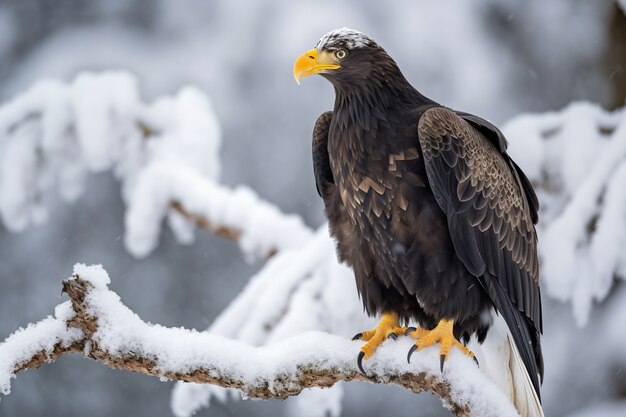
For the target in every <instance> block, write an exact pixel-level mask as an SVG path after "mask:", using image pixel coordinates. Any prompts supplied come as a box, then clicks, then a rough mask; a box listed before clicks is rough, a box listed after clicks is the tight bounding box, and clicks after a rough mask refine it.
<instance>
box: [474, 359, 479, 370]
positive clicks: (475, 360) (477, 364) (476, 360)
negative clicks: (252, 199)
mask: <svg viewBox="0 0 626 417" xmlns="http://www.w3.org/2000/svg"><path fill="white" fill-rule="evenodd" d="M474 362H476V366H478V367H479V368H480V364H479V363H478V359H477V358H476V356H474Z"/></svg>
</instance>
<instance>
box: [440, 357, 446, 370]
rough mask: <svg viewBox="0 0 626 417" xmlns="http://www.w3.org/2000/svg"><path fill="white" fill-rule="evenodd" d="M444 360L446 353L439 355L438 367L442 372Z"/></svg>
mask: <svg viewBox="0 0 626 417" xmlns="http://www.w3.org/2000/svg"><path fill="white" fill-rule="evenodd" d="M445 362H446V355H441V356H439V369H441V372H443V364H444V363H445Z"/></svg>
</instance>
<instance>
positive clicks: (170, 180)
mask: <svg viewBox="0 0 626 417" xmlns="http://www.w3.org/2000/svg"><path fill="white" fill-rule="evenodd" d="M172 201H176V202H179V203H180V204H182V206H183V207H185V209H186V210H187V211H189V212H192V213H194V214H196V215H201V216H203V217H204V218H206V219H209V220H210V222H211V224H212V225H214V226H226V227H230V228H232V229H235V230H238V231H241V236H240V237H239V245H240V246H241V248H242V250H243V252H244V253H247V254H251V255H258V256H264V255H267V254H268V253H270V252H271V250H272V249H276V250H283V249H288V248H292V247H297V246H299V245H302V244H303V243H304V242H306V241H307V240H309V239H310V238H311V235H312V232H311V231H310V230H309V229H308V227H306V226H305V225H304V223H303V222H302V220H301V218H300V217H297V216H286V215H284V214H283V213H281V212H280V210H278V209H277V208H276V207H275V206H273V205H271V204H269V203H267V202H264V201H262V200H261V199H260V198H259V197H258V196H257V195H256V193H255V192H254V191H252V190H251V189H250V188H248V187H244V186H239V187H236V188H234V189H230V188H226V187H224V186H221V185H219V184H218V183H216V182H214V181H211V180H209V179H206V178H205V177H202V176H200V175H198V174H197V171H195V170H192V169H189V168H188V167H187V166H185V165H182V164H176V163H163V162H160V161H159V162H158V163H157V162H155V163H152V164H150V165H149V166H148V167H146V169H144V170H143V172H142V173H141V174H140V176H139V178H138V180H137V187H136V191H135V192H134V194H133V196H132V197H131V199H130V201H129V205H128V210H127V212H126V220H125V223H126V236H125V242H126V247H127V248H128V250H129V251H130V252H131V253H132V254H134V255H135V256H137V257H143V256H146V255H147V254H149V253H150V252H151V251H152V250H153V249H154V248H155V247H156V245H157V243H158V235H159V233H160V230H161V223H162V220H163V218H164V217H165V216H166V215H167V214H168V211H169V203H170V202H172ZM172 221H173V222H179V221H181V219H177V220H172ZM184 224H185V222H184V221H182V224H181V225H178V226H176V227H175V230H180V229H179V228H180V227H183V225H184ZM181 233H185V232H184V231H182V232H181ZM191 238H192V237H190V236H189V237H184V238H183V239H182V240H183V241H184V242H186V243H190V240H191Z"/></svg>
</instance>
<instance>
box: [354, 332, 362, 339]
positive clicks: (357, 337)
mask: <svg viewBox="0 0 626 417" xmlns="http://www.w3.org/2000/svg"><path fill="white" fill-rule="evenodd" d="M362 337H363V333H357V334H355V335H354V336H352V340H359V339H360V338H362Z"/></svg>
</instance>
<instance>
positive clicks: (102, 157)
mask: <svg viewBox="0 0 626 417" xmlns="http://www.w3.org/2000/svg"><path fill="white" fill-rule="evenodd" d="M220 143H221V132H220V127H219V123H218V121H217V118H216V116H215V114H214V112H213V110H212V107H211V104H210V102H209V100H208V98H207V97H206V96H205V95H204V94H203V93H202V92H200V91H199V90H197V89H195V88H191V87H187V88H183V89H182V90H181V91H180V92H179V93H178V94H177V95H176V96H174V97H165V98H161V99H159V100H157V101H156V102H154V103H151V104H149V103H144V102H143V101H141V99H140V98H139V92H138V88H137V82H136V80H135V78H134V77H132V76H131V75H128V74H126V73H122V72H106V73H102V74H92V73H84V74H80V75H78V76H77V77H76V79H75V80H74V81H73V82H72V83H70V84H63V83H61V82H58V81H42V82H40V83H38V84H36V85H35V86H33V87H32V88H31V89H30V90H28V91H26V92H25V93H23V94H21V95H20V96H18V97H16V98H15V99H13V100H12V101H9V102H8V103H6V104H4V105H3V106H1V107H0V219H1V221H2V222H3V224H4V225H5V226H6V227H7V228H8V229H9V230H12V231H15V232H19V231H21V230H24V229H25V228H26V227H29V226H30V225H32V224H37V223H41V222H43V221H45V220H46V218H47V207H46V191H48V190H49V189H52V188H53V187H55V186H56V188H58V190H59V191H60V194H61V196H62V197H63V198H64V199H65V200H67V201H74V200H76V199H77V198H78V197H80V195H81V194H82V192H83V190H84V187H85V182H86V178H87V174H89V173H95V172H102V171H106V170H110V171H112V172H113V174H114V175H115V176H116V178H117V179H118V180H119V181H120V182H121V185H122V197H123V200H124V202H125V204H126V205H127V211H126V234H125V242H126V246H127V248H128V250H129V251H130V252H131V253H132V254H133V255H135V256H138V257H141V256H145V255H147V254H148V253H149V252H150V251H151V250H152V249H154V248H155V247H156V245H157V243H158V237H159V234H160V229H161V225H162V223H163V219H164V218H167V219H168V223H169V225H170V227H171V228H172V229H173V231H174V234H175V236H176V237H177V238H178V239H179V241H181V242H182V243H190V242H192V241H193V225H194V224H195V225H199V226H201V227H204V228H207V229H208V230H210V231H212V232H215V233H217V234H220V235H222V236H225V237H228V238H231V239H234V240H237V241H238V242H239V243H240V246H241V248H242V250H243V251H244V252H245V253H246V254H247V255H250V256H262V257H267V256H269V255H271V254H273V253H275V252H277V251H279V250H284V249H287V248H292V247H296V246H298V245H301V244H302V243H304V242H305V241H306V240H307V239H309V238H310V237H311V234H312V233H311V230H310V229H308V228H307V227H306V226H305V225H304V224H303V222H302V221H301V220H300V219H299V218H298V217H296V216H285V215H283V214H282V213H281V212H280V211H279V210H278V209H277V208H275V207H274V206H272V205H271V204H269V203H266V202H263V201H262V200H260V199H259V198H258V197H257V195H256V194H255V193H254V192H253V191H252V190H250V189H248V188H246V187H238V188H236V189H234V190H233V189H231V188H228V187H224V186H221V185H220V184H219V182H218V181H219V171H220V160H219V149H220ZM270 232H271V233H270Z"/></svg>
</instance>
